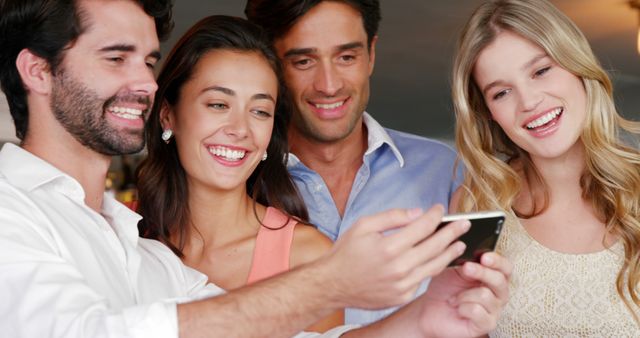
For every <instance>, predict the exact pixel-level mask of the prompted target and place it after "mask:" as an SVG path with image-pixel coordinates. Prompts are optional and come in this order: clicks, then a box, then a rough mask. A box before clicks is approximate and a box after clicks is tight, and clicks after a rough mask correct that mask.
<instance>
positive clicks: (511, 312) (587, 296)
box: [490, 215, 640, 337]
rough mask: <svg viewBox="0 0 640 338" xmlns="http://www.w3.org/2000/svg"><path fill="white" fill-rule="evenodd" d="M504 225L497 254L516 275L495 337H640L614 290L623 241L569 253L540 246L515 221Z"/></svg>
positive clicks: (512, 217)
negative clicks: (594, 249)
mask: <svg viewBox="0 0 640 338" xmlns="http://www.w3.org/2000/svg"><path fill="white" fill-rule="evenodd" d="M505 223H506V224H505V228H504V229H503V232H502V235H501V237H500V239H499V241H498V247H497V251H498V252H500V253H502V254H503V255H504V256H505V257H507V258H509V259H510V260H511V261H512V262H513V264H514V270H513V275H512V276H511V283H510V298H509V303H508V304H507V306H506V307H505V309H504V311H503V313H502V316H501V318H500V320H499V322H498V326H497V328H496V330H495V331H494V332H492V333H491V334H490V336H491V337H640V327H639V326H638V325H637V324H636V323H635V321H634V319H633V316H632V314H631V313H630V312H629V310H628V309H627V307H626V306H625V305H624V303H623V301H622V299H620V296H619V295H618V293H617V291H616V286H615V283H616V276H617V274H618V271H619V269H620V266H621V264H622V259H623V258H624V246H623V244H622V243H621V242H618V243H616V244H615V245H613V246H612V247H611V248H610V249H608V250H603V251H600V252H596V253H589V254H564V253H560V252H557V251H553V250H550V249H548V248H546V247H544V246H543V245H541V244H540V243H538V242H536V241H535V240H534V239H533V238H532V237H530V236H529V234H528V233H527V232H526V231H525V229H524V228H523V227H522V225H521V224H520V222H518V220H517V219H516V218H515V216H513V215H512V216H510V217H509V220H508V221H507V222H505ZM636 311H637V310H636Z"/></svg>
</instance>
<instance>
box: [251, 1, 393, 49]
mask: <svg viewBox="0 0 640 338" xmlns="http://www.w3.org/2000/svg"><path fill="white" fill-rule="evenodd" d="M323 1H334V2H342V3H344V4H347V5H349V6H351V7H353V8H354V9H356V10H357V11H358V12H359V13H360V15H361V16H362V24H363V25H364V30H365V32H367V44H368V46H369V47H371V40H372V39H373V37H374V36H376V34H378V26H379V24H380V19H381V18H382V17H381V14H380V1H378V0H247V5H246V6H245V9H244V14H245V15H246V16H247V19H249V21H251V22H253V23H255V24H257V25H258V26H260V27H262V29H264V30H265V31H266V32H267V34H268V35H269V38H270V39H271V40H272V41H273V40H277V39H279V38H280V37H282V36H283V35H285V34H286V33H287V32H288V31H289V29H291V27H293V25H295V23H296V22H297V21H298V20H299V19H300V17H302V16H303V15H305V14H307V12H308V11H310V10H311V9H312V8H313V7H315V6H317V5H319V4H320V3H321V2H323Z"/></svg>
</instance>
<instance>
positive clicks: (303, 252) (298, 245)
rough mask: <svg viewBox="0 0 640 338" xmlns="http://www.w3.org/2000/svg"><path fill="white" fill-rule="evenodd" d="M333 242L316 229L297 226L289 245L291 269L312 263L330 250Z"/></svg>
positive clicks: (301, 225) (302, 225)
mask: <svg viewBox="0 0 640 338" xmlns="http://www.w3.org/2000/svg"><path fill="white" fill-rule="evenodd" d="M332 246H333V242H332V241H331V240H330V239H329V238H328V237H327V236H325V235H323V234H322V233H321V232H320V231H319V230H318V229H316V228H314V227H312V226H309V225H305V224H297V225H296V228H295V230H294V232H293V243H292V244H291V267H296V266H299V265H302V264H306V263H309V262H312V261H314V260H316V259H318V258H320V256H322V255H324V254H325V253H326V252H327V251H329V250H331V247H332Z"/></svg>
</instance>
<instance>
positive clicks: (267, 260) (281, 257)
mask: <svg viewBox="0 0 640 338" xmlns="http://www.w3.org/2000/svg"><path fill="white" fill-rule="evenodd" d="M262 223H263V224H264V225H263V226H261V227H260V229H259V230H258V236H257V237H256V245H255V248H254V250H253V260H252V262H251V270H250V271H249V277H248V278H247V284H251V283H255V282H257V281H259V280H262V279H265V278H268V277H271V276H274V275H277V274H279V273H282V272H285V271H287V270H289V261H290V256H291V244H292V243H293V232H294V229H295V226H296V224H297V223H298V222H297V221H296V220H295V219H293V218H289V217H288V216H287V215H285V214H284V213H283V212H281V211H280V210H278V209H276V208H272V207H268V208H267V212H266V213H265V216H264V219H263V220H262ZM269 228H271V229H269ZM273 229H275V230H273Z"/></svg>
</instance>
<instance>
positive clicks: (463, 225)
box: [460, 220, 471, 231]
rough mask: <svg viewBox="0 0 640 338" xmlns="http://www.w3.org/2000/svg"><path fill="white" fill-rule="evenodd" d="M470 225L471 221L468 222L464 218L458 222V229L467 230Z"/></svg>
mask: <svg viewBox="0 0 640 338" xmlns="http://www.w3.org/2000/svg"><path fill="white" fill-rule="evenodd" d="M470 227H471V222H469V221H468V220H465V221H463V222H462V223H460V229H462V230H463V231H467V230H469V228H470Z"/></svg>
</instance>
